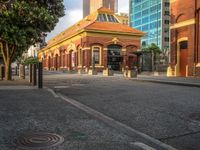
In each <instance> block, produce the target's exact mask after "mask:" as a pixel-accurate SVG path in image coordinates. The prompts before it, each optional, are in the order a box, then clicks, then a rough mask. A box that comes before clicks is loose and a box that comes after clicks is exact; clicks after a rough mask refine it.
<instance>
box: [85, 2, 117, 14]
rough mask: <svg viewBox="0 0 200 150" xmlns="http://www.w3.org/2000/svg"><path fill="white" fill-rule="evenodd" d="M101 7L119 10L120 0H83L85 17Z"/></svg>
mask: <svg viewBox="0 0 200 150" xmlns="http://www.w3.org/2000/svg"><path fill="white" fill-rule="evenodd" d="M100 7H107V8H109V9H111V10H113V11H114V12H117V11H118V0H83V17H85V16H87V15H89V14H90V13H92V12H94V11H96V10H97V9H98V8H100Z"/></svg>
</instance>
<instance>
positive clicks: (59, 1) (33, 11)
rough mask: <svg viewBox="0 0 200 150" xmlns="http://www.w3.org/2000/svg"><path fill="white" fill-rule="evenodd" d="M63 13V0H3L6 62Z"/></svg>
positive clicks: (1, 41)
mask: <svg viewBox="0 0 200 150" xmlns="http://www.w3.org/2000/svg"><path fill="white" fill-rule="evenodd" d="M62 16H64V5H63V0H0V20H1V21H0V50H1V51H2V54H3V59H4V63H5V65H6V66H7V65H10V62H11V61H13V59H14V58H15V55H16V54H18V55H20V54H22V52H23V51H24V50H26V49H27V48H28V47H29V46H30V45H32V44H35V43H37V42H40V37H41V34H43V33H44V32H50V31H51V30H53V29H54V27H55V25H56V23H57V22H58V21H59V18H60V17H62Z"/></svg>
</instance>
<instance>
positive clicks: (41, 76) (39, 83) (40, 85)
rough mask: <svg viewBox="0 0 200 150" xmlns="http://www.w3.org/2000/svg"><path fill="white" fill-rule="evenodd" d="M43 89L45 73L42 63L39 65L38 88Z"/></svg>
mask: <svg viewBox="0 0 200 150" xmlns="http://www.w3.org/2000/svg"><path fill="white" fill-rule="evenodd" d="M42 87H43V72H42V62H39V63H38V88H39V89H41V88H42Z"/></svg>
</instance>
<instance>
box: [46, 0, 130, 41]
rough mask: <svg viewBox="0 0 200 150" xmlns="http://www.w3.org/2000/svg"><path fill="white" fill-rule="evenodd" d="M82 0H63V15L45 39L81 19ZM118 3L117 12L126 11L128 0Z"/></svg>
mask: <svg viewBox="0 0 200 150" xmlns="http://www.w3.org/2000/svg"><path fill="white" fill-rule="evenodd" d="M82 1H83V0H64V5H65V16H64V17H62V18H60V20H59V22H58V23H57V25H56V27H55V28H54V30H53V31H51V32H50V33H48V34H47V38H46V41H48V40H49V39H51V38H53V37H54V36H55V35H57V34H58V33H60V32H62V31H63V30H65V29H67V28H68V27H70V26H72V25H73V24H75V23H76V22H78V21H79V20H81V19H82V16H83V15H82V14H83V13H82V12H83V11H82ZM118 3H119V4H118V12H126V13H128V10H129V4H128V3H129V0H118Z"/></svg>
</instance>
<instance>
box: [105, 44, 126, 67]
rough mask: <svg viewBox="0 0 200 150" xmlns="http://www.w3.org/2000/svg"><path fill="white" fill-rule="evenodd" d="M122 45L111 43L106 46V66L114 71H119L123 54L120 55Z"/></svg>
mask: <svg viewBox="0 0 200 150" xmlns="http://www.w3.org/2000/svg"><path fill="white" fill-rule="evenodd" d="M121 49H122V46H120V45H116V44H111V45H109V46H108V67H109V68H110V69H112V70H115V71H121V68H122V63H123V56H122V55H121Z"/></svg>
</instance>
